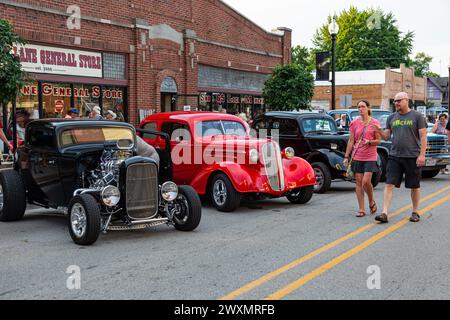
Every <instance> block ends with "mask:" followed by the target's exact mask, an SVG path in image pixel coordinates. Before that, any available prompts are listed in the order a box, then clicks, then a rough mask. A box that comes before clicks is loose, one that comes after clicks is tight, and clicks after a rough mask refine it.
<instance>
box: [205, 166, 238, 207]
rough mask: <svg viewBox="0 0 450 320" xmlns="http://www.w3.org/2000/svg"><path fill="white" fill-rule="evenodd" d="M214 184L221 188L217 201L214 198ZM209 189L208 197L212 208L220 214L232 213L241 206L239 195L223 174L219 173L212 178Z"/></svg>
mask: <svg viewBox="0 0 450 320" xmlns="http://www.w3.org/2000/svg"><path fill="white" fill-rule="evenodd" d="M216 184H220V186H219V185H218V186H217V187H219V188H222V194H221V195H218V196H217V197H218V198H219V199H218V200H217V201H216V199H215V198H216V197H215V196H214V188H215V186H216ZM209 189H210V191H209V197H210V199H211V202H212V204H213V206H214V207H215V208H216V209H217V210H219V211H221V212H233V211H235V210H236V209H237V208H238V207H239V205H240V204H241V195H240V194H239V192H237V191H236V189H234V186H233V184H232V183H231V181H230V179H228V177H227V176H226V175H225V174H223V173H219V174H217V175H216V176H215V177H214V179H213V180H212V181H211V185H210V188H209Z"/></svg>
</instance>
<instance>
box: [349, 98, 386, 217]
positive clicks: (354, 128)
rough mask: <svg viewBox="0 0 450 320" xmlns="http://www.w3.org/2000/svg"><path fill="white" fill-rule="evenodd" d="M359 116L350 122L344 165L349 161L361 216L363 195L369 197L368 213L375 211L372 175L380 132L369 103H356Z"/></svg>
mask: <svg viewBox="0 0 450 320" xmlns="http://www.w3.org/2000/svg"><path fill="white" fill-rule="evenodd" d="M358 110H359V115H360V117H359V118H357V119H355V120H354V121H353V122H352V123H351V124H350V138H349V140H348V145H347V151H346V153H345V159H344V165H345V166H348V165H349V162H350V161H351V165H352V170H353V172H354V173H355V177H356V197H357V199H358V205H359V210H358V215H357V217H359V218H362V217H364V216H365V215H366V209H365V205H364V195H365V193H367V196H368V198H369V208H370V213H371V214H375V213H376V212H377V210H378V209H377V204H376V202H375V199H374V193H373V186H372V175H373V174H374V173H375V172H377V171H378V170H379V169H378V165H377V145H379V144H380V142H381V137H380V134H379V133H378V132H377V130H376V127H380V126H381V125H380V122H379V121H378V120H376V119H373V118H372V117H371V115H372V110H371V108H370V103H369V102H368V101H366V100H362V101H360V102H359V103H358Z"/></svg>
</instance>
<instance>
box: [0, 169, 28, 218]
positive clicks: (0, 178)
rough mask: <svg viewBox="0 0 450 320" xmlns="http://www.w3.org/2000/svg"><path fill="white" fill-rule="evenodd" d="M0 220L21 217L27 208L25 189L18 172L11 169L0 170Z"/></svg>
mask: <svg viewBox="0 0 450 320" xmlns="http://www.w3.org/2000/svg"><path fill="white" fill-rule="evenodd" d="M0 188H1V189H0V221H3V222H12V221H19V220H21V219H22V218H23V216H24V214H25V210H26V208H27V201H26V190H25V185H24V184H23V181H22V177H21V176H20V174H19V173H18V172H17V171H15V170H12V169H7V170H2V171H0Z"/></svg>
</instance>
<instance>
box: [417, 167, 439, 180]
mask: <svg viewBox="0 0 450 320" xmlns="http://www.w3.org/2000/svg"><path fill="white" fill-rule="evenodd" d="M439 172H441V170H440V169H436V170H427V171H423V170H422V178H423V179H433V178H434V177H436V176H437V175H438V174H439Z"/></svg>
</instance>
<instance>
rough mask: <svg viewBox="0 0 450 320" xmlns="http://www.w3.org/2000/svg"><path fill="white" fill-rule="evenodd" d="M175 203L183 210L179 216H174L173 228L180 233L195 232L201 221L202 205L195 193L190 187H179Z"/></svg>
mask: <svg viewBox="0 0 450 320" xmlns="http://www.w3.org/2000/svg"><path fill="white" fill-rule="evenodd" d="M175 201H176V202H177V204H178V205H179V208H180V209H182V210H183V212H179V214H177V213H175V214H174V217H173V222H174V224H175V228H176V229H177V230H180V231H193V230H195V229H196V228H197V227H198V225H199V224H200V220H201V219H202V203H201V201H200V197H199V196H198V194H197V192H195V190H194V188H192V187H191V186H179V187H178V198H177V200H175ZM183 213H184V215H183ZM186 213H187V214H186Z"/></svg>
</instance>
